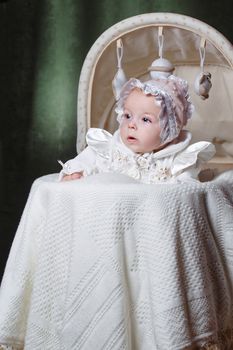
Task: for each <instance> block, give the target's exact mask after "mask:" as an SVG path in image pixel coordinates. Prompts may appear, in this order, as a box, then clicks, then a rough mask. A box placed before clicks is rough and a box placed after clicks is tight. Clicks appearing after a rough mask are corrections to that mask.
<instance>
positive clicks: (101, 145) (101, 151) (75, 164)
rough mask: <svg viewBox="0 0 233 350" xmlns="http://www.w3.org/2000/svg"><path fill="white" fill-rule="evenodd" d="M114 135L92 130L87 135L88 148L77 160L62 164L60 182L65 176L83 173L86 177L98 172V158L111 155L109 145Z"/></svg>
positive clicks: (104, 131) (100, 130) (95, 129)
mask: <svg viewBox="0 0 233 350" xmlns="http://www.w3.org/2000/svg"><path fill="white" fill-rule="evenodd" d="M111 139H112V135H111V134H110V133H109V132H108V131H106V130H102V129H97V128H91V129H89V130H88V132H87V135H86V141H87V147H86V148H85V149H84V151H82V152H81V153H80V154H78V155H77V156H76V157H75V158H73V159H70V160H68V161H67V162H66V163H65V164H62V170H61V171H60V173H59V181H60V180H61V179H62V177H63V176H64V175H70V174H73V173H75V172H83V175H84V176H88V175H91V174H92V173H93V172H98V169H97V157H98V155H99V156H102V157H105V158H107V156H108V154H109V144H110V142H109V141H110V140H111Z"/></svg>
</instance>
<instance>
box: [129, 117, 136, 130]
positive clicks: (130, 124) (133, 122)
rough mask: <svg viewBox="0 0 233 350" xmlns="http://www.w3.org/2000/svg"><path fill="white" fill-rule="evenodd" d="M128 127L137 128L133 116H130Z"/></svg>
mask: <svg viewBox="0 0 233 350" xmlns="http://www.w3.org/2000/svg"><path fill="white" fill-rule="evenodd" d="M129 128H130V129H136V128H137V123H136V121H135V119H134V118H132V119H131V120H130V122H129Z"/></svg>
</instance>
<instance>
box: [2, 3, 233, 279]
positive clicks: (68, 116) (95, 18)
mask: <svg viewBox="0 0 233 350" xmlns="http://www.w3.org/2000/svg"><path fill="white" fill-rule="evenodd" d="M148 12H176V13H181V14H186V15H189V16H192V17H196V18H198V19H200V20H202V21H204V22H207V23H209V24H210V25H212V26H213V27H215V28H216V29H218V30H219V31H220V32H222V33H223V34H224V35H225V36H226V37H227V38H228V39H229V40H230V41H231V42H233V29H232V28H233V27H232V12H233V11H232V9H231V1H230V0H229V1H224V0H222V1H214V0H205V1H198V0H189V1H187V0H183V1H182V0H180V1H178V0H177V1H175V0H98V1H94V0H93V1H91V0H89V1H87V0H66V1H64V0H39V1H36V0H34V1H33V0H0V43H1V50H0V68H1V71H0V116H1V126H0V248H1V255H0V256H1V258H0V273H1V274H2V272H3V269H4V266H5V262H6V259H7V256H8V253H9V249H10V245H11V243H12V240H13V237H14V234H15V231H16V228H17V225H18V223H19V219H20V216H21V214H22V211H23V208H24V205H25V202H26V199H27V196H28V193H29V190H30V186H31V184H32V182H33V180H34V179H35V178H37V177H39V176H41V175H45V174H48V173H53V172H58V171H59V165H58V163H57V159H62V160H66V159H69V158H71V157H73V156H75V153H76V151H75V143H76V100H77V88H78V80H79V74H80V70H81V67H82V64H83V61H84V59H85V56H86V54H87V52H88V50H89V49H90V47H91V45H92V44H93V43H94V41H95V40H96V39H97V38H98V36H99V35H100V34H101V33H102V32H103V31H104V30H105V29H107V28H108V27H109V26H111V25H113V24H115V23H116V22H118V21H120V20H122V19H124V18H127V17H130V16H134V15H137V14H141V13H148ZM0 277H1V276H0Z"/></svg>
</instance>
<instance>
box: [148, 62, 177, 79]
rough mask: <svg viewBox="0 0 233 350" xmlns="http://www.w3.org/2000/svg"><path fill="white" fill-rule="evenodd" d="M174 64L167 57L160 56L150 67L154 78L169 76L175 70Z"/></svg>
mask: <svg viewBox="0 0 233 350" xmlns="http://www.w3.org/2000/svg"><path fill="white" fill-rule="evenodd" d="M174 69H175V68H174V66H173V64H172V63H171V62H170V61H168V60H167V59H166V58H158V59H156V60H155V61H153V62H152V64H151V66H150V67H149V68H148V70H149V71H150V76H151V78H152V79H157V78H168V77H169V75H171V74H172V73H173V71H174Z"/></svg>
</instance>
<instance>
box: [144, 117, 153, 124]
mask: <svg viewBox="0 0 233 350" xmlns="http://www.w3.org/2000/svg"><path fill="white" fill-rule="evenodd" d="M142 120H143V121H144V122H145V123H151V120H150V119H149V118H147V117H143V118H142Z"/></svg>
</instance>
